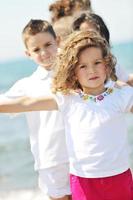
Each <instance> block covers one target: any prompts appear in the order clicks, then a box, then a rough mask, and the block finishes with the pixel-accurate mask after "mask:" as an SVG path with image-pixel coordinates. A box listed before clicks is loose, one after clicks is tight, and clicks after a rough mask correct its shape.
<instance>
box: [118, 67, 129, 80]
mask: <svg viewBox="0 0 133 200" xmlns="http://www.w3.org/2000/svg"><path fill="white" fill-rule="evenodd" d="M116 76H117V78H118V79H119V80H120V81H124V82H127V81H128V79H129V73H127V72H126V70H125V69H124V68H123V67H121V66H120V65H119V64H117V65H116Z"/></svg>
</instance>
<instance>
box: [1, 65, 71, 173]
mask: <svg viewBox="0 0 133 200" xmlns="http://www.w3.org/2000/svg"><path fill="white" fill-rule="evenodd" d="M51 74H52V72H51V71H47V70H45V69H43V68H42V67H40V66H39V67H38V68H37V70H36V71H35V72H34V73H33V74H32V75H31V76H29V77H26V78H23V79H21V80H19V81H17V82H16V83H15V84H14V85H13V87H11V89H10V90H9V91H7V92H6V93H5V94H2V95H0V98H1V99H2V98H3V99H4V98H6V99H9V100H10V99H11V98H16V97H21V96H24V95H26V96H32V97H37V96H44V95H47V96H48V95H50V94H51V92H50V87H51ZM26 117H27V121H28V126H29V130H30V134H29V136H30V143H31V151H32V153H33V156H34V160H35V170H38V169H44V168H49V167H53V166H56V165H59V164H61V163H64V162H68V156H67V149H66V141H65V130H64V123H63V117H62V115H61V113H60V112H58V111H41V112H27V113H26ZM18 134H19V130H18Z"/></svg>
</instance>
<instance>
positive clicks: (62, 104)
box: [52, 93, 71, 113]
mask: <svg viewBox="0 0 133 200" xmlns="http://www.w3.org/2000/svg"><path fill="white" fill-rule="evenodd" d="M52 96H53V98H54V99H55V101H56V103H57V105H58V110H59V111H61V112H64V113H65V111H66V109H67V108H68V106H69V105H70V102H71V98H70V95H63V94H61V93H57V94H53V95H52Z"/></svg>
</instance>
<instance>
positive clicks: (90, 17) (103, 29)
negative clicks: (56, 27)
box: [72, 11, 110, 43]
mask: <svg viewBox="0 0 133 200" xmlns="http://www.w3.org/2000/svg"><path fill="white" fill-rule="evenodd" d="M84 22H87V23H90V24H92V25H93V26H94V27H95V29H96V31H98V32H99V33H100V35H101V36H102V37H104V38H105V39H106V40H107V42H108V43H110V42H109V40H110V33H109V30H108V28H107V26H106V24H105V22H104V21H103V19H102V18H101V17H100V16H99V15H97V14H95V13H91V12H88V11H83V12H80V13H78V14H77V15H76V16H75V17H74V20H73V23H72V29H73V30H74V31H77V30H80V26H81V24H82V23H84Z"/></svg>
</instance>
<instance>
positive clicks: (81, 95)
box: [78, 88, 113, 102]
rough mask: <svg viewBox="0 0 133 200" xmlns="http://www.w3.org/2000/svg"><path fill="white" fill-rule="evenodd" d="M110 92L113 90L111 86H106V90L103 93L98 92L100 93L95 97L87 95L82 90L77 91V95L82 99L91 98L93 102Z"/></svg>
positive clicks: (100, 99)
mask: <svg viewBox="0 0 133 200" xmlns="http://www.w3.org/2000/svg"><path fill="white" fill-rule="evenodd" d="M112 92H113V88H107V90H106V91H105V92H104V93H103V94H100V95H98V96H96V97H95V96H91V95H88V94H84V92H82V91H78V93H79V96H80V97H81V98H82V99H83V100H84V101H86V100H91V101H94V102H97V101H102V100H103V99H104V98H105V97H106V96H108V95H109V94H111V93H112Z"/></svg>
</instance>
